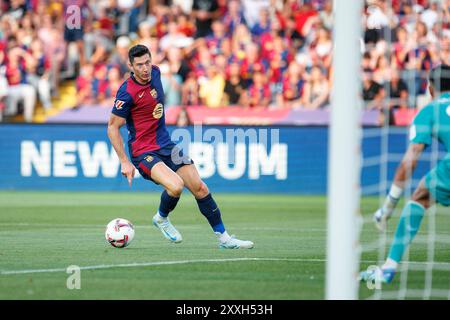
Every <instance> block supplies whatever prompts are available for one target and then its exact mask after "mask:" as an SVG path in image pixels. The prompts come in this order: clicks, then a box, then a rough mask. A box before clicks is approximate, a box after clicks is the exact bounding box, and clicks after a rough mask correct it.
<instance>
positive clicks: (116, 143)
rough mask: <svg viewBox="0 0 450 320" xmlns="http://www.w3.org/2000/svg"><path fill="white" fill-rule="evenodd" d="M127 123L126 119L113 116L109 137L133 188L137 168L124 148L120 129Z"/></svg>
mask: <svg viewBox="0 0 450 320" xmlns="http://www.w3.org/2000/svg"><path fill="white" fill-rule="evenodd" d="M125 122H126V120H125V119H124V118H122V117H119V116H116V115H114V114H111V117H110V118H109V122H108V137H109V140H110V141H111V144H112V146H113V148H114V150H115V151H116V153H117V156H118V157H119V160H120V165H121V172H122V175H123V176H125V177H126V178H127V179H128V183H129V185H130V187H131V181H132V180H133V177H134V171H135V168H134V166H133V165H132V164H131V162H130V161H129V160H128V157H127V154H126V152H125V148H124V147H123V140H122V136H121V135H120V127H122V126H123V125H124V124H125Z"/></svg>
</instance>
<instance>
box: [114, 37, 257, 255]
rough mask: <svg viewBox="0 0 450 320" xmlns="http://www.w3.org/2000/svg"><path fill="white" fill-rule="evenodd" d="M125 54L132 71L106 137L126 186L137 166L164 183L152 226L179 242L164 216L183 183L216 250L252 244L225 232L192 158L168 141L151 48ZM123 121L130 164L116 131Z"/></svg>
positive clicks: (169, 209) (122, 87)
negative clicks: (213, 236) (215, 239)
mask: <svg viewBox="0 0 450 320" xmlns="http://www.w3.org/2000/svg"><path fill="white" fill-rule="evenodd" d="M128 56H129V62H128V66H129V68H130V69H131V71H132V73H131V76H130V77H129V78H128V79H127V80H125V82H124V83H123V84H122V86H121V87H120V89H119V91H118V92H117V95H116V100H115V102H114V107H113V109H112V114H111V117H110V119H109V123H108V137H109V139H110V141H111V144H112V145H113V147H114V150H115V151H116V153H117V155H118V157H119V159H120V163H121V172H122V175H123V176H125V177H126V178H127V179H128V183H129V185H130V186H131V182H132V179H133V177H134V173H135V168H136V169H138V171H139V173H140V174H141V175H142V176H143V177H144V178H145V179H147V180H150V181H153V182H154V183H156V184H160V185H162V186H163V187H164V191H163V193H162V195H161V203H160V205H159V210H158V211H157V213H156V214H155V216H154V217H153V224H154V225H155V226H156V227H158V228H159V229H160V230H161V232H162V234H163V235H164V237H166V238H167V239H169V240H170V241H171V242H174V243H179V242H181V241H182V237H181V234H180V233H179V232H178V231H177V229H175V227H174V226H173V225H172V223H171V222H170V220H169V218H168V215H169V213H170V212H171V211H172V210H174V209H175V206H176V205H177V203H178V200H179V199H180V196H181V193H182V191H183V188H184V187H187V188H188V189H189V191H191V192H192V194H193V195H194V197H195V198H196V200H197V203H198V207H199V209H200V212H201V213H202V214H203V215H204V216H205V217H206V219H207V220H208V222H209V224H210V225H211V227H212V229H213V231H214V233H215V234H216V235H217V236H218V239H219V247H220V248H226V249H237V248H245V249H250V248H253V242H251V241H243V240H239V239H236V238H234V236H230V235H229V234H228V233H227V231H226V230H225V227H224V224H223V222H222V219H221V214H220V210H219V208H218V206H217V204H216V202H215V201H214V199H213V197H212V195H211V193H210V192H209V190H208V187H207V186H206V184H205V183H204V182H203V181H202V180H201V179H200V176H199V174H198V171H197V169H196V167H195V166H194V164H193V161H192V160H191V159H190V158H189V157H187V156H185V155H183V153H182V150H181V149H179V148H178V147H176V145H175V143H174V142H172V141H171V139H170V136H169V133H168V131H167V129H166V125H165V120H164V91H163V88H162V84H161V73H160V70H159V68H158V67H157V66H155V65H152V59H151V54H150V51H149V50H148V48H147V47H146V46H143V45H136V46H134V47H132V48H131V49H130V50H129V52H128ZM125 123H126V125H127V128H128V132H129V134H128V149H129V155H130V159H131V162H130V160H129V159H128V157H127V155H126V153H125V149H124V145H123V140H122V137H121V135H120V131H119V129H120V127H122V126H123V125H124V124H125Z"/></svg>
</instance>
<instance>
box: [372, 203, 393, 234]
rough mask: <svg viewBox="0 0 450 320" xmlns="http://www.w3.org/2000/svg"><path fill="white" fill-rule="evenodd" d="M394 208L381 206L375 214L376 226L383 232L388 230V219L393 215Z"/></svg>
mask: <svg viewBox="0 0 450 320" xmlns="http://www.w3.org/2000/svg"><path fill="white" fill-rule="evenodd" d="M393 211H394V209H387V210H386V208H383V207H382V208H380V209H378V210H377V211H376V212H375V213H374V214H373V221H374V222H375V226H376V227H377V229H378V230H379V231H381V232H384V231H385V230H386V226H387V221H388V219H389V218H390V217H391V215H392V212H393Z"/></svg>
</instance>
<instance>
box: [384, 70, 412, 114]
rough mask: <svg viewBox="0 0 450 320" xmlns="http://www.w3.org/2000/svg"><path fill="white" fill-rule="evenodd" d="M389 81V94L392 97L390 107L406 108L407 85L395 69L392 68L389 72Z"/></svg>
mask: <svg viewBox="0 0 450 320" xmlns="http://www.w3.org/2000/svg"><path fill="white" fill-rule="evenodd" d="M390 73H391V74H390V78H391V81H390V83H389V96H390V98H391V99H392V100H391V101H390V102H391V105H390V107H391V108H394V109H398V108H407V107H408V86H407V85H406V83H405V82H404V81H403V80H402V79H401V78H400V74H399V72H398V71H397V70H395V69H393V70H391V72H390Z"/></svg>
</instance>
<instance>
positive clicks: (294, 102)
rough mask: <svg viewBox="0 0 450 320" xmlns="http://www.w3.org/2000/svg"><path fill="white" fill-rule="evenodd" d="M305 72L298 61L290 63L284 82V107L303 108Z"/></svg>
mask: <svg viewBox="0 0 450 320" xmlns="http://www.w3.org/2000/svg"><path fill="white" fill-rule="evenodd" d="M303 72H304V69H303V68H302V66H301V65H300V64H298V63H297V62H296V61H292V62H291V63H290V65H289V68H288V71H287V74H286V75H285V77H284V80H283V90H282V101H283V106H285V107H288V108H299V107H301V106H302V102H303V97H302V95H303V90H304V86H305V81H304V79H303Z"/></svg>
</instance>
